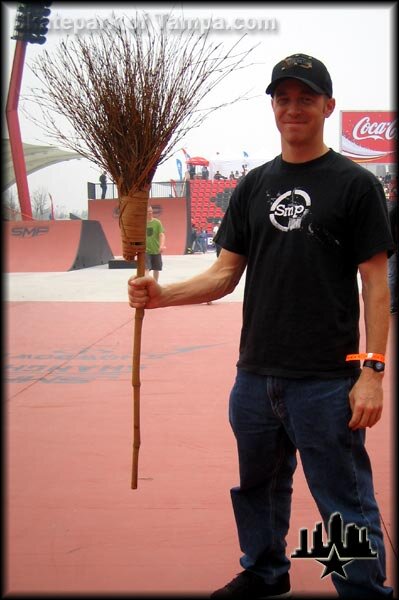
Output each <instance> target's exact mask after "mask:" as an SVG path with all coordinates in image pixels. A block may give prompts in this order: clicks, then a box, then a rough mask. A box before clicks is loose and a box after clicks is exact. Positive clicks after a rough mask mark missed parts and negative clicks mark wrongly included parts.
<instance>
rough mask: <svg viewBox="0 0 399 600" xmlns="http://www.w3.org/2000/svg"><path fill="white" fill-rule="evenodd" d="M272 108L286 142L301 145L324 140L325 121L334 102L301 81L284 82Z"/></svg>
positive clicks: (279, 86)
mask: <svg viewBox="0 0 399 600" xmlns="http://www.w3.org/2000/svg"><path fill="white" fill-rule="evenodd" d="M272 107H273V112H274V117H275V120H276V125H277V129H278V130H279V132H280V133H281V137H282V138H283V140H284V141H286V142H287V143H289V144H291V145H296V144H298V145H302V144H304V143H311V141H312V140H313V139H314V140H316V139H317V140H319V139H320V138H321V137H322V135H323V127H324V120H325V119H326V118H328V117H329V116H330V115H331V113H332V112H333V110H334V107H335V100H334V99H333V98H328V97H327V96H325V95H322V94H317V93H316V92H314V91H313V90H312V89H311V88H310V87H309V86H308V85H306V84H305V83H302V82H301V81H298V80H296V79H283V80H282V81H281V83H279V85H278V86H277V88H276V90H275V93H274V96H273V99H272Z"/></svg>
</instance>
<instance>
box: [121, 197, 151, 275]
mask: <svg viewBox="0 0 399 600" xmlns="http://www.w3.org/2000/svg"><path fill="white" fill-rule="evenodd" d="M147 208H148V192H147V191H142V192H141V191H136V192H134V193H133V194H132V195H131V196H122V197H120V198H119V227H120V230H121V238H122V255H123V258H124V259H125V260H127V261H133V260H134V258H135V257H136V255H137V254H138V253H140V252H145V248H146V233H147ZM138 275H144V273H138Z"/></svg>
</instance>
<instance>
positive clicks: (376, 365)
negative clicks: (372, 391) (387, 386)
mask: <svg viewBox="0 0 399 600" xmlns="http://www.w3.org/2000/svg"><path fill="white" fill-rule="evenodd" d="M363 367H369V368H370V369H373V370H374V371H376V372H377V373H382V372H383V371H384V369H385V364H384V363H383V362H381V361H379V360H370V359H368V360H365V361H364V363H363Z"/></svg>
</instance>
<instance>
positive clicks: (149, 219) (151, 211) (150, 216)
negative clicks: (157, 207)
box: [147, 208, 153, 221]
mask: <svg viewBox="0 0 399 600" xmlns="http://www.w3.org/2000/svg"><path fill="white" fill-rule="evenodd" d="M152 216H153V210H152V208H149V209H148V210H147V221H152Z"/></svg>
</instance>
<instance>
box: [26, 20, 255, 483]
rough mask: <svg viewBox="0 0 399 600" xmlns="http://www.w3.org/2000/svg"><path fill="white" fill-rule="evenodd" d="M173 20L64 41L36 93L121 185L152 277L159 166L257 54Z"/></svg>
mask: <svg viewBox="0 0 399 600" xmlns="http://www.w3.org/2000/svg"><path fill="white" fill-rule="evenodd" d="M170 18H172V15H169V17H167V18H165V19H164V21H163V26H162V27H157V26H156V25H153V23H152V21H151V19H149V18H148V15H146V14H144V15H143V18H141V19H139V18H138V14H136V17H135V18H133V19H130V20H129V19H128V20H127V21H126V19H124V20H118V21H117V22H115V23H110V24H108V26H107V27H106V28H103V27H100V26H99V28H98V30H97V31H96V32H93V33H91V34H90V35H88V36H83V35H80V36H77V37H76V38H67V40H66V41H62V42H61V43H60V45H59V47H58V49H57V51H56V53H55V55H54V56H50V54H49V53H48V52H47V51H44V53H43V55H42V56H41V57H39V58H38V59H36V61H35V63H34V65H33V67H32V71H33V72H34V74H35V75H36V77H37V78H38V80H39V81H40V83H41V84H42V87H41V88H39V89H34V90H33V97H32V100H33V102H35V103H36V104H38V105H39V107H40V110H41V115H42V119H41V120H38V119H37V118H36V119H35V118H31V120H33V121H35V122H39V123H40V126H41V128H42V129H44V131H46V133H47V134H48V135H49V136H50V137H51V138H54V139H55V140H56V141H57V143H61V144H62V145H63V146H64V147H66V148H70V149H73V150H74V151H75V152H77V153H79V154H80V155H81V156H83V157H84V158H87V159H89V160H91V161H92V162H94V163H95V164H96V165H97V166H98V167H99V168H100V169H101V170H104V171H106V172H108V173H109V174H110V176H111V177H112V179H113V181H115V182H116V185H117V189H118V197H119V211H120V230H121V238H122V250H123V256H124V258H125V259H126V260H128V261H131V260H133V259H134V258H135V257H137V265H138V268H137V275H138V276H141V275H144V272H145V242H146V222H147V206H148V198H149V193H150V187H151V182H152V179H153V176H154V173H155V171H156V168H157V167H158V165H160V164H161V163H162V162H164V161H165V160H167V159H168V158H169V157H170V156H171V155H172V151H173V148H174V147H175V146H176V145H177V144H180V145H181V140H183V138H184V137H185V136H186V135H187V133H188V132H189V131H190V130H191V129H193V128H194V127H198V126H199V125H200V124H201V123H202V122H203V121H204V120H205V118H206V117H207V116H209V114H211V113H212V112H213V111H215V110H217V109H220V108H222V107H224V106H227V104H233V103H234V102H237V101H238V100H240V99H242V98H243V96H239V97H236V98H235V99H233V100H231V101H230V102H228V103H227V102H225V103H222V104H219V105H215V106H211V107H210V108H206V109H205V108H203V109H200V105H201V103H202V102H203V100H204V98H205V97H206V96H208V94H210V93H211V91H213V89H214V88H215V87H217V86H218V85H219V84H220V83H221V82H222V81H223V80H224V79H225V78H226V77H227V76H228V75H229V74H231V73H232V72H233V71H235V70H236V69H238V68H243V67H244V66H245V65H244V61H245V58H246V57H247V56H248V54H249V53H250V52H251V51H252V50H253V49H254V48H253V47H252V48H249V49H247V50H244V51H242V52H239V53H237V54H235V51H236V47H237V46H238V44H239V43H240V41H241V39H242V38H240V40H238V42H236V43H234V44H233V45H232V46H231V48H230V49H229V50H227V51H226V50H224V48H223V46H222V45H221V44H211V43H210V42H209V40H208V35H209V31H207V32H206V33H203V34H201V35H199V34H197V33H196V32H195V31H194V30H193V31H191V32H189V31H185V30H180V31H178V32H176V31H172V32H171V33H170V32H169V29H168V26H167V24H168V19H170ZM99 25H100V23H99ZM65 73H68V77H65ZM143 317H144V310H143V309H136V312H135V318H134V334H133V364H132V386H133V430H134V435H133V438H134V439H133V460H132V477H131V487H132V489H136V488H137V480H138V475H137V474H138V453H139V447H140V348H141V334H142V323H143Z"/></svg>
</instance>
